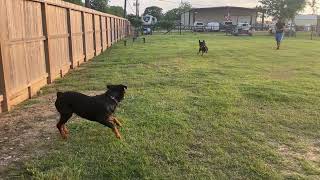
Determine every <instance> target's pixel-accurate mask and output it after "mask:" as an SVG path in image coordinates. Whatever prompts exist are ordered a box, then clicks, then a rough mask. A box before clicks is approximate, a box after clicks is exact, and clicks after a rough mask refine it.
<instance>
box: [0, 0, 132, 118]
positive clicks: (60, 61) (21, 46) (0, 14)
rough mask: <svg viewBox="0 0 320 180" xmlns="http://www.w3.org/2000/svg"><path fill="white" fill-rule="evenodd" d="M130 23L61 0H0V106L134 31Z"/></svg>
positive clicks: (24, 96)
mask: <svg viewBox="0 0 320 180" xmlns="http://www.w3.org/2000/svg"><path fill="white" fill-rule="evenodd" d="M130 29H131V28H130V23H129V22H128V21H127V20H126V19H123V18H121V17H117V16H113V15H110V14H105V13H101V12H98V11H94V10H92V9H88V8H84V7H82V6H77V5H74V4H70V3H66V2H63V1H61V0H0V103H1V106H0V112H3V111H8V110H10V108H11V107H12V106H13V105H16V104H18V103H20V102H22V101H24V100H25V99H28V98H31V97H32V96H33V95H34V94H35V93H36V92H37V91H38V90H39V89H40V88H41V87H43V86H44V85H46V84H48V83H51V82H52V81H54V80H55V79H57V78H59V77H62V76H63V75H64V74H66V73H67V72H68V71H69V69H71V68H75V67H77V66H79V65H80V64H81V63H83V62H85V61H88V60H90V59H91V58H92V57H94V56H97V55H99V54H100V53H101V52H102V51H104V50H105V49H107V48H109V47H110V46H111V45H112V44H114V43H115V42H117V41H119V40H121V39H123V38H125V37H126V36H129V35H130V33H131V32H130Z"/></svg>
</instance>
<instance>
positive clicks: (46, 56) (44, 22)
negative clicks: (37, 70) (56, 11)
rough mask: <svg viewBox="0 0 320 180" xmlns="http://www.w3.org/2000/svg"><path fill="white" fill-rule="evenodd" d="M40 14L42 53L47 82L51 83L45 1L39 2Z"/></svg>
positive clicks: (46, 6) (46, 5)
mask: <svg viewBox="0 0 320 180" xmlns="http://www.w3.org/2000/svg"><path fill="white" fill-rule="evenodd" d="M41 16H42V27H43V35H44V36H45V37H46V40H45V41H44V54H45V59H46V70H47V73H48V78H47V83H48V84H51V83H52V81H53V77H52V72H51V58H50V43H49V29H50V28H49V25H48V17H49V15H48V4H47V3H46V2H44V3H42V4H41Z"/></svg>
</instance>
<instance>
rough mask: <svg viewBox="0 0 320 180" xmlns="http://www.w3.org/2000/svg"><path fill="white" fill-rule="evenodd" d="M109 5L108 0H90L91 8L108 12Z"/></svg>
mask: <svg viewBox="0 0 320 180" xmlns="http://www.w3.org/2000/svg"><path fill="white" fill-rule="evenodd" d="M107 7H108V0H90V8H92V9H94V10H97V11H101V12H106V10H107Z"/></svg>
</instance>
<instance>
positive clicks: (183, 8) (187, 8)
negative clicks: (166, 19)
mask: <svg viewBox="0 0 320 180" xmlns="http://www.w3.org/2000/svg"><path fill="white" fill-rule="evenodd" d="M178 9H179V10H180V13H181V14H182V13H185V12H187V11H190V10H191V9H192V5H191V4H190V2H182V3H181V4H180V6H179V8H178Z"/></svg>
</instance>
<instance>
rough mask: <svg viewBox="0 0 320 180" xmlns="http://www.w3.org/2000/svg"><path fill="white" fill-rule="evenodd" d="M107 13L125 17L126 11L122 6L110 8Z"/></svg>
mask: <svg viewBox="0 0 320 180" xmlns="http://www.w3.org/2000/svg"><path fill="white" fill-rule="evenodd" d="M105 12H106V13H109V14H113V15H115V16H123V12H124V9H123V8H122V7H121V6H108V7H107V8H106V11H105Z"/></svg>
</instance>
